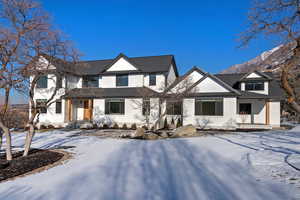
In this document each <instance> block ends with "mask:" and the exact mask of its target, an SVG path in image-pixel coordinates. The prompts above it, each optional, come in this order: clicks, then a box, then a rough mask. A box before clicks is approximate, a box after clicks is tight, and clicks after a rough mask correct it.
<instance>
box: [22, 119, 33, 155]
mask: <svg viewBox="0 0 300 200" xmlns="http://www.w3.org/2000/svg"><path fill="white" fill-rule="evenodd" d="M34 133H35V130H34V125H33V124H29V130H28V132H27V134H26V139H25V147H24V153H23V156H28V154H29V150H30V146H31V142H32V138H33V136H34Z"/></svg>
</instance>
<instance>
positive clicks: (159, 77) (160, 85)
mask: <svg viewBox="0 0 300 200" xmlns="http://www.w3.org/2000/svg"><path fill="white" fill-rule="evenodd" d="M165 81H166V78H165V75H164V74H156V85H152V86H150V85H149V74H147V75H145V76H144V85H143V86H146V87H149V88H151V89H152V90H154V91H158V92H159V91H162V90H164V89H165Z"/></svg>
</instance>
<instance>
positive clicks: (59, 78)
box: [56, 75, 62, 88]
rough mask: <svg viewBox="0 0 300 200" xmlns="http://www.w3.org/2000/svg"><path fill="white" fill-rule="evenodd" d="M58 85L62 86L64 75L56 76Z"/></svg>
mask: <svg viewBox="0 0 300 200" xmlns="http://www.w3.org/2000/svg"><path fill="white" fill-rule="evenodd" d="M56 87H57V88H62V77H61V76H59V75H58V76H56Z"/></svg>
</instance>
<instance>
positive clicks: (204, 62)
mask: <svg viewBox="0 0 300 200" xmlns="http://www.w3.org/2000/svg"><path fill="white" fill-rule="evenodd" d="M40 2H41V3H42V6H43V7H44V9H45V10H47V11H48V12H49V13H50V14H51V15H52V17H53V22H54V24H55V25H56V26H57V27H58V28H59V29H61V30H62V31H63V32H64V33H65V34H67V35H68V37H69V38H70V39H71V40H72V41H73V42H74V44H75V46H76V47H77V48H78V49H79V50H80V51H81V52H82V53H83V54H84V56H83V57H82V59H84V60H92V59H107V58H114V57H116V56H117V55H118V54H119V53H120V52H122V53H124V54H126V55H127V56H129V57H134V56H147V55H163V54H173V55H174V56H175V59H176V62H177V66H178V68H179V72H180V74H182V73H184V72H186V71H187V70H188V69H189V68H191V67H192V66H195V65H196V66H199V67H201V68H202V69H203V70H205V71H208V72H211V73H217V72H219V71H221V70H222V69H225V68H227V67H229V66H231V65H233V64H238V63H242V62H245V61H247V60H249V59H251V58H253V57H255V56H257V55H258V54H260V53H261V52H263V51H265V50H268V49H271V48H272V47H274V46H275V45H276V44H275V43H274V42H272V41H269V40H267V39H266V38H260V39H258V40H255V41H253V42H252V43H251V44H250V46H249V47H248V48H244V49H239V48H237V46H238V42H237V37H238V34H239V33H240V32H242V31H243V30H245V28H246V23H247V12H248V8H249V7H250V5H251V4H250V2H251V1H250V0H231V1H230V0H227V1H226V0H209V1H207V0H206V1H203V0H202V1H201V0H200V1H199V0H194V1H192V0H185V1H182V0H180V1H179V0H177V1H176V0H173V1H171V0H151V1H149V0H148V1H143V0H129V1H126V0H85V1H82V0H73V1H71V0H40Z"/></svg>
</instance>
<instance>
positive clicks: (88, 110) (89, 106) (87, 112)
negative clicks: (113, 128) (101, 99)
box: [83, 99, 93, 120]
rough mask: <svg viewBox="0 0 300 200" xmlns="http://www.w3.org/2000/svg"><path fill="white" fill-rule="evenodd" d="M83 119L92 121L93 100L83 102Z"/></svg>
mask: <svg viewBox="0 0 300 200" xmlns="http://www.w3.org/2000/svg"><path fill="white" fill-rule="evenodd" d="M83 108H84V112H83V119H84V120H92V114H93V100H92V99H88V100H83Z"/></svg>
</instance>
